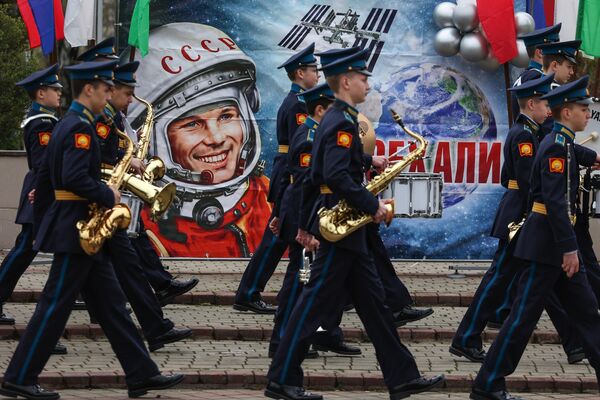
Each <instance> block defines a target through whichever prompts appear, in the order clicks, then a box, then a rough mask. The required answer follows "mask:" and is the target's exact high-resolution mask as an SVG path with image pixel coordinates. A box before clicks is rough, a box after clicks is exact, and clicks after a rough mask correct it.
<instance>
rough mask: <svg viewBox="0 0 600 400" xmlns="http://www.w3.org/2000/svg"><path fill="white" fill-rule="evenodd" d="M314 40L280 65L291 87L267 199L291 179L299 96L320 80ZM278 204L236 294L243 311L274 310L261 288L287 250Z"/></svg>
mask: <svg viewBox="0 0 600 400" xmlns="http://www.w3.org/2000/svg"><path fill="white" fill-rule="evenodd" d="M314 50H315V44H314V43H313V44H311V45H310V46H308V47H306V48H305V49H303V50H301V51H300V52H298V53H296V54H294V55H293V56H292V57H290V58H289V59H288V60H287V61H286V62H284V63H283V64H281V65H280V66H279V67H278V68H285V71H286V72H287V74H288V77H289V79H290V80H291V81H292V88H291V90H290V92H289V93H288V94H287V96H286V97H285V99H284V100H283V103H282V104H281V106H280V107H279V110H278V111H277V143H278V144H279V154H278V155H277V156H275V159H274V161H273V170H272V172H271V180H270V189H269V195H268V200H269V202H270V203H275V202H276V200H277V199H278V195H279V191H280V189H281V187H282V186H284V185H287V184H288V183H289V182H288V181H287V179H288V176H289V175H288V174H286V173H285V171H286V170H287V165H286V160H287V152H288V149H289V145H290V141H289V140H290V139H289V138H290V135H291V134H293V133H294V132H295V131H296V129H297V128H298V126H300V125H302V124H303V123H304V121H305V120H306V104H304V102H303V101H302V99H301V98H299V97H298V96H297V94H298V93H301V92H302V91H304V90H307V89H310V88H312V87H314V86H315V85H316V84H317V82H318V80H319V73H318V71H317V59H316V58H315V56H314V54H313V53H314ZM277 207H278V205H277V204H273V214H272V215H271V218H270V221H269V225H267V227H266V228H265V232H264V233H263V238H262V240H261V242H260V244H259V245H258V247H257V248H256V251H255V252H254V254H253V255H252V259H251V260H250V262H249V263H248V266H247V267H246V270H245V271H244V275H243V276H242V280H241V281H240V285H239V287H238V289H237V292H236V294H235V304H234V305H233V308H234V309H236V310H240V311H253V312H256V313H259V314H273V313H275V308H273V307H271V306H269V305H267V304H265V302H264V301H263V300H262V298H261V292H262V291H263V290H264V288H265V285H266V284H267V282H268V281H269V279H270V278H271V276H272V275H273V272H274V271H275V268H276V267H277V264H278V263H279V260H280V259H281V257H282V256H283V253H285V250H286V248H287V245H286V243H285V242H284V241H283V240H281V239H279V238H278V237H277V236H276V235H274V234H273V232H272V230H271V227H270V226H273V225H277V224H278V221H277V219H276V215H275V210H276V209H277Z"/></svg>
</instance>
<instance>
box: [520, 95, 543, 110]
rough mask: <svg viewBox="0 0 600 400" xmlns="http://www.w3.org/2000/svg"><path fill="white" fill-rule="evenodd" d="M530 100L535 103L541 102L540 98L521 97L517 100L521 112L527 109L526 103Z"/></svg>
mask: <svg viewBox="0 0 600 400" xmlns="http://www.w3.org/2000/svg"><path fill="white" fill-rule="evenodd" d="M531 98H533V101H535V102H538V101H541V100H540V96H532V97H523V98H522V99H517V102H518V103H519V108H520V109H521V110H523V109H525V108H526V107H527V102H528V101H529V99H531Z"/></svg>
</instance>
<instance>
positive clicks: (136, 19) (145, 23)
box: [127, 0, 150, 57]
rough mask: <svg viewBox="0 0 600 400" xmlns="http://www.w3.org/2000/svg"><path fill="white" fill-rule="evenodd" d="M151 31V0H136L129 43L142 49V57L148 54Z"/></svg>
mask: <svg viewBox="0 0 600 400" xmlns="http://www.w3.org/2000/svg"><path fill="white" fill-rule="evenodd" d="M149 33H150V0H136V2H135V8H134V9H133V15H132V16H131V26H130V27H129V39H128V41H127V42H128V43H129V44H130V45H131V46H133V47H137V48H138V49H140V53H142V57H144V56H145V55H146V54H148V35H149Z"/></svg>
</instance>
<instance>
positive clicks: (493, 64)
mask: <svg viewBox="0 0 600 400" xmlns="http://www.w3.org/2000/svg"><path fill="white" fill-rule="evenodd" d="M477 64H478V65H479V66H480V67H481V68H483V69H485V70H486V71H495V70H497V69H498V68H499V67H500V62H499V61H498V59H497V58H496V57H494V53H492V52H491V51H489V52H488V55H487V57H486V58H485V60H483V61H479V62H478V63H477Z"/></svg>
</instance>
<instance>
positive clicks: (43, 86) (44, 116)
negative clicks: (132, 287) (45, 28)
mask: <svg viewBox="0 0 600 400" xmlns="http://www.w3.org/2000/svg"><path fill="white" fill-rule="evenodd" d="M57 71H58V65H56V64H55V65H53V66H51V67H48V68H46V69H43V70H41V71H37V72H34V73H33V74H31V75H29V76H28V77H27V78H25V79H23V80H22V81H20V82H17V84H16V85H17V86H20V87H22V88H23V89H25V90H26V91H27V93H28V94H29V97H30V98H31V100H32V102H31V108H30V109H29V111H28V112H27V115H26V116H25V119H24V120H23V123H22V124H21V126H22V128H23V142H24V143H25V151H26V152H27V166H28V167H29V171H28V172H27V175H25V179H24V180H23V187H22V188H21V196H20V197H19V208H18V209H17V217H16V220H15V222H16V223H17V224H20V225H21V233H19V235H18V236H17V239H16V240H15V246H14V247H13V248H12V249H11V250H10V252H9V253H8V254H7V255H6V257H4V260H3V261H2V264H1V265H0V314H1V315H0V324H1V325H14V323H15V320H14V318H12V317H9V316H6V315H5V314H4V312H2V304H3V303H4V302H5V301H6V300H8V298H9V297H10V295H11V294H12V292H13V290H14V289H15V286H16V285H17V282H18V281H19V278H20V277H21V275H23V272H25V270H26V269H27V267H28V266H29V264H30V263H31V261H33V259H34V258H35V255H36V254H37V252H36V251H34V250H33V239H34V237H33V203H32V201H31V199H30V195H31V196H33V192H32V191H33V189H34V185H35V176H36V173H37V171H38V169H39V166H40V163H41V161H42V158H43V155H44V152H45V150H46V146H48V143H49V142H50V138H51V137H52V129H54V125H56V123H57V122H58V116H57V109H58V108H59V107H60V96H61V88H62V85H61V84H60V83H59V81H58V75H57Z"/></svg>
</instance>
